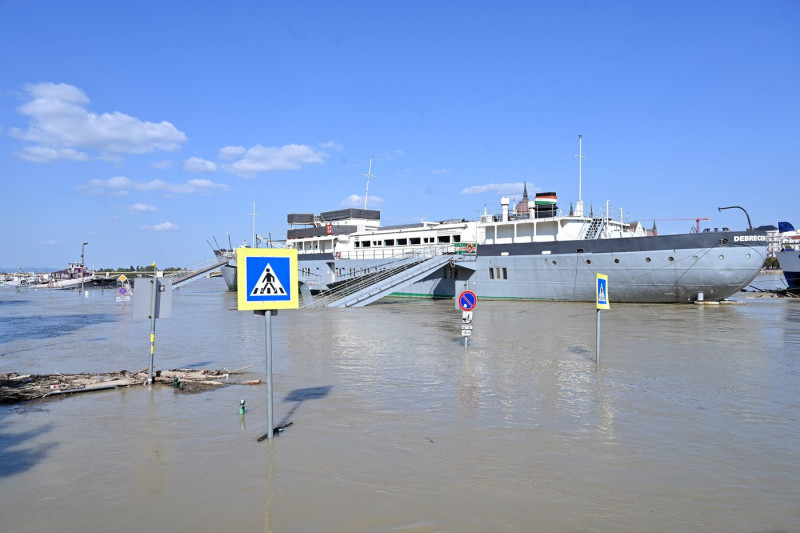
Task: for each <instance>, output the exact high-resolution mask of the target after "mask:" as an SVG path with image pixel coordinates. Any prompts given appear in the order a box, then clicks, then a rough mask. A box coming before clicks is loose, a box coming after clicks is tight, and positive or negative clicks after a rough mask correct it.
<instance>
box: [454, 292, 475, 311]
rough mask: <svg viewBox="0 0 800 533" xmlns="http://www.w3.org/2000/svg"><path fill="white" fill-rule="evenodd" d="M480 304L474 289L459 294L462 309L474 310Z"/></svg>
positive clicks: (459, 304) (459, 303)
mask: <svg viewBox="0 0 800 533" xmlns="http://www.w3.org/2000/svg"><path fill="white" fill-rule="evenodd" d="M476 305H478V297H477V296H475V293H474V292H472V291H464V292H462V293H461V294H459V295H458V306H459V307H460V308H461V310H462V311H472V310H473V309H475V306H476Z"/></svg>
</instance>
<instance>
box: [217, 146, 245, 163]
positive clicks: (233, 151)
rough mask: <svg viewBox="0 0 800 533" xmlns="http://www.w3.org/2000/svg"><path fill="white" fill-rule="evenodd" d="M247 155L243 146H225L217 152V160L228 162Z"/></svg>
mask: <svg viewBox="0 0 800 533" xmlns="http://www.w3.org/2000/svg"><path fill="white" fill-rule="evenodd" d="M245 153H247V148H245V147H244V146H226V147H224V148H222V149H221V150H220V151H219V158H220V159H225V160H227V161H230V160H232V159H236V158H237V157H240V156H242V155H244V154H245Z"/></svg>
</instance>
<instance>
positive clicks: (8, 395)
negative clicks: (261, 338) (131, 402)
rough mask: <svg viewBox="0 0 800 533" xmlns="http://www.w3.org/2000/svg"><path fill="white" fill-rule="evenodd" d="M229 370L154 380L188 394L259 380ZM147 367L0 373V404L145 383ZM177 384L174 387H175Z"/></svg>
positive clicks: (173, 373)
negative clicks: (238, 378) (98, 371)
mask: <svg viewBox="0 0 800 533" xmlns="http://www.w3.org/2000/svg"><path fill="white" fill-rule="evenodd" d="M230 374H231V373H229V372H221V371H219V370H206V369H203V370H192V369H185V368H182V369H175V370H159V371H157V372H156V374H155V376H154V380H155V382H156V383H163V384H168V385H171V386H173V387H174V388H175V390H176V391H180V392H184V393H187V394H195V393H199V392H205V391H208V390H211V389H216V388H219V387H224V386H226V385H259V384H261V383H262V381H261V380H260V379H251V380H244V381H235V380H231V379H229V377H230ZM146 383H147V370H141V371H139V372H129V371H127V370H120V371H119V372H109V373H103V374H88V373H84V374H61V373H60V372H55V373H53V374H46V375H40V374H17V373H13V372H12V373H10V374H0V404H12V403H18V402H24V401H28V400H36V399H38V398H47V397H50V396H55V395H63V394H74V393H78V392H91V391H99V390H108V389H116V388H119V387H131V386H134V385H145V384H146ZM176 385H177V386H176Z"/></svg>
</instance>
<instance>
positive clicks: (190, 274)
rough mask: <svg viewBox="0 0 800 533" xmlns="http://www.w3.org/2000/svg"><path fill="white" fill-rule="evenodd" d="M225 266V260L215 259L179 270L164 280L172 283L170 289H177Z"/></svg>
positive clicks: (226, 261) (226, 262)
mask: <svg viewBox="0 0 800 533" xmlns="http://www.w3.org/2000/svg"><path fill="white" fill-rule="evenodd" d="M227 264H228V260H227V259H224V260H220V259H217V258H216V257H215V258H213V259H209V260H208V261H203V262H202V263H198V264H196V265H192V266H190V267H187V268H185V269H184V270H179V271H177V272H175V273H173V274H170V275H169V276H165V277H164V279H168V280H170V281H171V282H172V287H173V288H177V287H180V286H181V285H185V284H187V283H189V282H190V281H194V280H196V279H197V278H199V277H201V276H204V275H206V274H208V273H209V272H211V271H212V270H217V269H218V268H220V267H223V266H225V265H227Z"/></svg>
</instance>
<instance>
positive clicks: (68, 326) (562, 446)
mask: <svg viewBox="0 0 800 533" xmlns="http://www.w3.org/2000/svg"><path fill="white" fill-rule="evenodd" d="M612 295H613V293H612ZM115 296H116V293H115V292H114V291H105V292H102V291H98V292H92V293H90V294H89V296H88V297H81V296H80V295H78V294H76V293H64V292H48V291H28V292H26V291H15V290H3V291H2V292H0V372H12V371H13V372H20V373H52V372H55V371H57V372H63V373H68V372H104V371H116V370H120V369H128V370H141V369H142V368H145V367H146V366H147V360H148V357H149V323H148V322H146V321H136V320H133V319H132V317H131V308H130V306H124V307H123V306H121V305H120V304H119V303H117V302H116V301H115ZM479 296H480V295H479ZM740 301H743V302H745V303H744V304H743V305H730V306H713V307H711V306H708V307H698V306H690V305H615V304H614V303H613V296H612V307H611V310H609V311H604V312H603V314H602V315H601V317H602V319H601V354H600V357H601V360H600V365H599V367H598V366H596V365H595V318H596V314H595V310H594V306H593V305H592V304H571V303H542V302H488V301H479V304H478V307H477V308H476V310H475V315H474V334H473V336H472V337H471V340H470V344H469V347H468V348H466V349H465V348H464V344H463V339H462V337H461V332H460V313H459V312H456V311H455V310H454V305H453V302H452V301H389V302H385V303H378V304H375V305H372V306H369V307H366V308H361V309H344V310H319V311H307V312H297V311H281V312H279V314H278V316H277V317H274V318H273V320H272V324H273V337H274V339H273V342H274V344H273V350H274V366H273V371H274V413H275V419H276V422H292V425H291V426H290V427H288V428H287V429H286V431H285V432H284V433H282V434H281V435H280V436H278V437H277V438H275V439H273V440H271V441H265V442H261V443H259V442H256V439H257V438H258V437H259V436H261V435H263V434H264V433H265V431H266V387H264V386H228V387H225V388H223V389H219V390H214V391H209V392H205V393H201V394H195V395H186V394H179V393H176V392H175V391H173V390H172V389H171V388H170V387H168V386H160V387H155V388H153V389H148V388H146V387H144V386H137V387H133V388H128V389H120V390H114V391H105V392H95V393H86V394H80V395H74V396H70V397H65V398H58V399H53V400H45V401H35V402H29V403H26V404H22V405H15V406H2V407H0V531H4V532H5V531H9V532H16V531H21V532H26V531H31V532H34V531H35V532H41V531H49V530H60V531H109V530H113V531H122V532H126V531H131V532H134V531H136V532H139V531H223V530H229V531H267V532H273V531H274V532H284V531H291V532H298V531H299V532H304V531H308V532H316V531H326V532H337V533H338V532H372V531H378V532H390V531H391V532H395V531H406V532H433V531H455V532H460V531H465V532H473V531H475V532H477V531H545V532H547V531H554V532H561V531H575V532H579V531H580V532H585V531H621V532H640V531H655V532H660V531H664V532H667V531H670V532H672V531H691V532H705V531H708V532H717V531H741V532H759V531H763V532H775V531H798V530H800V460H799V459H798V458H800V302H797V301H789V300H785V299H769V300H750V299H746V298H740ZM235 306H236V302H235V295H234V294H233V293H228V292H226V291H225V290H224V284H223V282H222V281H221V279H218V278H213V279H208V280H201V281H198V282H196V283H194V284H190V285H188V286H185V287H184V288H182V289H180V290H178V291H176V293H175V295H174V297H173V314H172V318H170V319H162V320H159V321H158V324H157V330H156V354H155V359H156V364H157V366H158V367H159V368H191V367H195V368H202V367H206V368H215V369H216V368H219V367H220V365H224V366H225V367H227V368H229V369H230V368H238V367H243V366H247V365H249V364H255V365H256V366H255V367H253V368H252V369H249V370H248V371H247V372H248V373H249V374H248V375H250V376H252V377H253V378H258V377H263V375H264V372H265V362H264V361H265V357H264V319H263V317H258V316H256V315H254V314H253V313H250V312H237V311H231V310H230V309H231V308H233V307H235ZM241 399H245V400H246V407H247V410H246V414H245V415H244V417H240V416H239V414H238V408H239V402H240V400H241Z"/></svg>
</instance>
